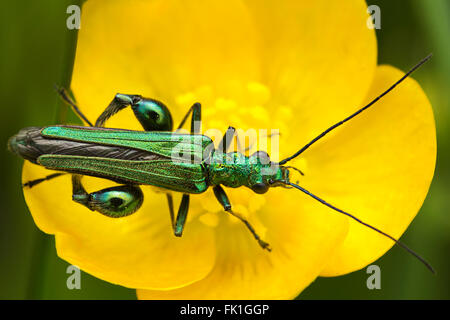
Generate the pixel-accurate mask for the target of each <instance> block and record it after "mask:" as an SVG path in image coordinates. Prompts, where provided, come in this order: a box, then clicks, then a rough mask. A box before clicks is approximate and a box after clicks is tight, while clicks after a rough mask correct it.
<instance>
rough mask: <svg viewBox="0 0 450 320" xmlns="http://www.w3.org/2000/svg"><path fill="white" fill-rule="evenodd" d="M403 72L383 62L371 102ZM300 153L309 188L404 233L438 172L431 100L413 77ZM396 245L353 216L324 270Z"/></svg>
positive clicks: (336, 270)
mask: <svg viewBox="0 0 450 320" xmlns="http://www.w3.org/2000/svg"><path fill="white" fill-rule="evenodd" d="M402 75H403V73H402V72H401V71H399V70H397V69H395V68H394V67H391V66H380V67H379V68H378V69H377V73H376V76H375V79H374V82H373V84H372V87H371V89H370V92H369V94H368V96H367V98H366V103H367V102H369V101H370V100H371V99H373V98H374V97H376V96H377V95H379V94H381V93H382V92H383V91H384V90H386V89H387V88H388V87H389V86H390V85H392V84H393V83H394V82H395V81H397V80H398V79H399V78H400V77H401V76H402ZM361 106H362V105H361ZM335 120H341V119H335ZM302 157H303V158H304V161H306V162H307V164H308V169H307V171H306V175H305V177H304V180H303V185H304V186H305V187H307V188H309V190H310V191H311V192H315V193H316V194H317V195H319V196H321V197H322V198H324V199H325V200H327V201H329V202H331V203H332V204H334V205H336V206H337V207H338V208H340V209H342V210H346V211H348V212H350V213H351V214H353V215H355V216H356V217H358V218H360V219H361V220H363V221H364V222H366V223H369V224H371V225H373V226H374V227H377V228H379V229H381V230H383V231H385V232H386V233H388V234H390V235H392V236H394V237H395V238H399V237H400V236H401V235H402V234H403V232H404V231H405V230H406V228H407V227H408V225H409V224H410V222H411V221H412V219H413V218H414V217H415V215H416V214H417V212H418V210H419V209H420V207H421V206H422V203H423V201H424V199H425V196H426V195H427V192H428V188H429V186H430V183H431V180H432V177H433V172H434V167H435V160H436V137H435V123H434V118H433V113H432V109H431V106H430V103H429V101H428V99H427V97H426V95H425V94H424V92H423V91H422V89H421V88H420V86H419V85H418V84H417V82H416V81H415V80H413V79H411V78H409V79H407V80H405V81H404V82H403V83H402V84H400V85H399V86H398V87H397V88H396V89H395V90H394V91H392V92H390V93H389V94H388V95H387V96H385V97H384V98H383V99H382V100H380V101H379V102H377V103H376V105H374V106H373V107H372V108H370V109H368V110H367V111H365V112H363V113H362V114H360V115H358V116H357V117H356V118H354V119H352V120H351V121H350V122H348V123H347V124H345V125H343V126H342V127H341V128H339V129H337V130H336V131H335V132H334V133H331V134H330V135H327V137H326V138H324V139H323V141H322V142H320V143H317V144H316V145H314V146H313V147H312V148H311V149H310V150H308V151H307V152H305V153H304V155H302ZM332 214H338V213H335V212H330V215H332ZM392 245H393V242H392V241H391V240H389V239H387V238H385V237H383V236H381V235H380V234H378V233H376V232H374V231H373V230H370V229H368V228H366V227H364V226H362V225H360V224H358V223H356V222H354V221H352V222H351V223H350V229H349V233H348V236H347V238H346V240H345V241H344V243H343V244H342V246H341V247H340V248H339V250H338V252H337V254H336V255H335V257H334V258H333V259H330V261H329V263H328V265H327V267H326V268H325V269H324V270H323V271H322V273H321V275H323V276H336V275H341V274H345V273H348V272H352V271H355V270H358V269H360V268H362V267H364V266H366V265H368V264H369V263H371V262H373V261H374V260H376V259H378V258H379V257H380V256H382V255H383V254H384V253H385V252H386V251H387V250H388V249H389V248H391V246H392ZM410 258H411V257H408V256H405V259H410Z"/></svg>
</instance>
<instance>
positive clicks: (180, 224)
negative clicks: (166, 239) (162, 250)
mask: <svg viewBox="0 0 450 320" xmlns="http://www.w3.org/2000/svg"><path fill="white" fill-rule="evenodd" d="M188 211H189V195H188V194H183V197H182V198H181V204H180V207H179V208H178V214H177V220H176V222H175V225H174V228H173V233H174V234H175V236H177V237H181V235H182V233H183V229H184V224H185V223H186V217H187V214H188Z"/></svg>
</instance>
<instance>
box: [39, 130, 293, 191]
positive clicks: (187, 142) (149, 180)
mask: <svg viewBox="0 0 450 320" xmlns="http://www.w3.org/2000/svg"><path fill="white" fill-rule="evenodd" d="M41 135H42V136H43V137H45V138H51V139H64V140H69V141H77V142H83V143H92V144H95V145H106V146H120V147H126V148H133V149H138V150H141V151H144V152H146V153H148V154H149V156H150V155H151V156H153V157H154V158H153V159H151V160H125V159H114V158H105V157H99V156H96V155H95V156H81V155H59V154H58V155H55V154H49V155H42V156H39V157H38V158H37V163H38V164H40V165H42V166H44V167H46V168H48V169H53V170H62V171H67V172H74V173H80V174H84V175H91V176H97V177H102V178H108V179H111V180H117V181H120V182H126V183H132V184H144V185H153V186H157V187H161V188H165V189H168V190H173V191H178V192H183V193H194V194H195V193H202V192H204V191H206V190H207V189H208V187H209V186H215V185H220V184H222V185H224V186H227V187H231V188H237V187H241V186H246V187H249V188H252V187H253V186H254V185H257V184H261V183H263V184H268V181H269V180H270V179H272V180H280V178H283V177H284V175H285V171H284V170H283V169H282V168H281V167H278V166H276V167H273V168H272V167H271V164H270V162H269V163H262V162H261V158H260V157H255V156H253V157H252V156H251V157H247V156H245V155H243V154H242V153H239V152H231V153H221V152H218V151H216V150H215V149H214V145H213V142H212V140H211V139H210V138H209V137H207V136H204V135H194V134H181V133H174V132H157V131H156V132H155V131H151V132H143V131H130V130H121V129H104V128H89V127H73V126H52V127H45V128H43V129H42V130H41Z"/></svg>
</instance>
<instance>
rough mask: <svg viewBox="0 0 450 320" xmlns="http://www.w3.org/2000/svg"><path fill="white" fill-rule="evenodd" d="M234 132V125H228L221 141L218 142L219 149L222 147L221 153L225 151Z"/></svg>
mask: <svg viewBox="0 0 450 320" xmlns="http://www.w3.org/2000/svg"><path fill="white" fill-rule="evenodd" d="M235 134H236V129H235V128H234V127H231V126H230V127H228V129H227V131H226V132H225V134H224V135H223V138H222V141H220V143H219V149H222V152H223V153H226V152H227V151H228V149H229V148H230V145H231V142H232V141H233V139H234V135H235Z"/></svg>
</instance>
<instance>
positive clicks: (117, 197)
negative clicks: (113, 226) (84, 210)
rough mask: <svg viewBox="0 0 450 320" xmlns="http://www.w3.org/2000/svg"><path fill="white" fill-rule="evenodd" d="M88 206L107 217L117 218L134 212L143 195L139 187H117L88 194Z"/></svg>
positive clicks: (138, 206) (140, 203) (139, 205)
mask: <svg viewBox="0 0 450 320" xmlns="http://www.w3.org/2000/svg"><path fill="white" fill-rule="evenodd" d="M89 198H90V199H89V202H90V203H89V206H90V208H91V209H93V210H95V211H98V212H100V213H101V214H104V215H106V216H108V217H112V218H119V217H125V216H128V215H130V214H132V213H134V212H136V211H137V210H138V209H139V208H140V207H141V205H142V201H143V199H144V195H143V194H142V191H141V189H140V188H139V187H135V186H118V187H112V188H108V189H103V190H100V191H97V192H94V193H91V194H90V197H89Z"/></svg>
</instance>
